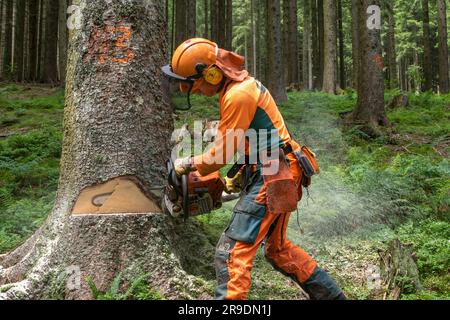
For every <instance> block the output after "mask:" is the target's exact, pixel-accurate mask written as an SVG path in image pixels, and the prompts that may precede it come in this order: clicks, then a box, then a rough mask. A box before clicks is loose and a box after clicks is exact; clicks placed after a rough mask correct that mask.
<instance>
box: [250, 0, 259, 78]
mask: <svg viewBox="0 0 450 320" xmlns="http://www.w3.org/2000/svg"><path fill="white" fill-rule="evenodd" d="M250 17H251V26H252V75H253V77H255V78H256V77H257V76H258V75H257V73H256V70H258V68H257V64H256V55H257V49H256V24H255V0H251V2H250Z"/></svg>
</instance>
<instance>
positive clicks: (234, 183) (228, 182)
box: [225, 171, 244, 194]
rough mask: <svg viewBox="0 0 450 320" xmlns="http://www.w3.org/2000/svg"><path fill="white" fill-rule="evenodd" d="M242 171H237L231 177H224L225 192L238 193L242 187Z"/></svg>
mask: <svg viewBox="0 0 450 320" xmlns="http://www.w3.org/2000/svg"><path fill="white" fill-rule="evenodd" d="M243 183H244V181H243V176H242V172H241V171H239V172H238V173H237V174H236V175H235V176H234V177H233V178H228V177H225V192H226V193H228V194H231V193H239V192H241V191H242V187H243Z"/></svg>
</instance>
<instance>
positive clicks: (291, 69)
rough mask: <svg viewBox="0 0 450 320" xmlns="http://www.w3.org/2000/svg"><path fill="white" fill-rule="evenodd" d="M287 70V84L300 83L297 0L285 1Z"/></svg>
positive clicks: (285, 62)
mask: <svg viewBox="0 0 450 320" xmlns="http://www.w3.org/2000/svg"><path fill="white" fill-rule="evenodd" d="M283 5H284V8H283V9H284V11H285V12H284V19H285V21H284V26H285V27H284V28H285V53H286V54H285V61H284V65H285V66H286V68H285V70H286V71H287V74H286V80H287V84H288V85H289V84H294V83H298V82H299V79H298V78H299V75H298V73H299V59H298V32H297V24H298V23H297V0H284V1H283Z"/></svg>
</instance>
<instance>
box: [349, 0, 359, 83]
mask: <svg viewBox="0 0 450 320" xmlns="http://www.w3.org/2000/svg"><path fill="white" fill-rule="evenodd" d="M351 13H352V60H353V72H352V86H353V89H355V90H358V76H359V23H358V21H359V12H358V0H352V12H351Z"/></svg>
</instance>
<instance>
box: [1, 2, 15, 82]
mask: <svg viewBox="0 0 450 320" xmlns="http://www.w3.org/2000/svg"><path fill="white" fill-rule="evenodd" d="M5 6H6V8H5V10H6V11H5V40H4V50H3V78H5V79H10V78H11V67H12V50H13V48H12V46H13V43H12V32H13V28H12V22H13V2H12V1H6V3H5Z"/></svg>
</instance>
